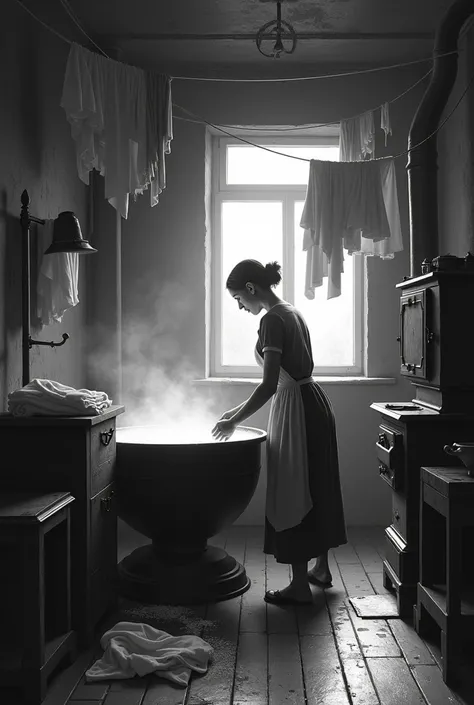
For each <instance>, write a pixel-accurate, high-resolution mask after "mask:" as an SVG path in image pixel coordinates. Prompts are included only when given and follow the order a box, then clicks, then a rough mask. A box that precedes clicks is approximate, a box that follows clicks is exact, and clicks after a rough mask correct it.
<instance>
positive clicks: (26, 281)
mask: <svg viewBox="0 0 474 705" xmlns="http://www.w3.org/2000/svg"><path fill="white" fill-rule="evenodd" d="M29 203H30V197H29V196H28V191H26V189H25V191H23V193H22V194H21V215H20V223H21V232H22V237H21V311H22V317H21V319H22V348H21V349H22V385H23V387H24V386H25V384H28V383H29V381H30V343H29V339H30V215H29V213H28V205H29Z"/></svg>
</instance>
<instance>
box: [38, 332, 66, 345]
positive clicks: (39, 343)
mask: <svg viewBox="0 0 474 705" xmlns="http://www.w3.org/2000/svg"><path fill="white" fill-rule="evenodd" d="M66 340H69V336H68V334H67V333H63V335H62V342H61V343H55V342H54V341H51V342H50V343H48V342H47V341H46V340H33V338H32V337H31V335H30V336H29V337H28V345H29V346H30V348H32V347H33V345H49V347H50V348H59V347H60V346H61V345H64V343H65V342H66Z"/></svg>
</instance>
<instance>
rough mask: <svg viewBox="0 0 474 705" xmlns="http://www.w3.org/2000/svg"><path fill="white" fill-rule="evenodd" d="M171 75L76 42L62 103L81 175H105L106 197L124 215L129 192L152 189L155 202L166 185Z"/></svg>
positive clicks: (152, 202)
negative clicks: (101, 54) (165, 74)
mask: <svg viewBox="0 0 474 705" xmlns="http://www.w3.org/2000/svg"><path fill="white" fill-rule="evenodd" d="M170 85H171V84H170V79H169V78H167V77H165V76H157V75H155V74H151V73H150V72H147V71H144V70H143V69H139V68H137V67H135V66H128V65H126V64H122V63H120V62H118V61H113V60H112V59H107V58H106V57H104V56H100V55H99V54H95V53H93V52H91V51H88V50H87V49H85V48H84V47H82V46H80V45H78V44H74V43H73V44H72V45H71V49H70V52H69V57H68V62H67V66H66V73H65V77H64V84H63V94H62V99H61V106H62V108H63V109H64V111H65V113H66V116H67V119H68V121H69V122H70V124H71V134H72V137H73V139H74V140H75V142H76V154H77V170H78V174H79V178H80V179H81V180H82V181H83V182H84V183H85V184H89V172H90V171H92V169H97V170H98V171H99V172H100V173H101V174H102V176H104V177H105V197H106V198H107V199H108V200H109V202H110V203H111V204H112V205H113V206H114V208H116V209H117V210H118V211H119V213H120V215H121V216H122V217H123V218H127V216H128V200H129V194H133V195H137V194H140V193H143V192H144V191H145V190H146V189H147V188H149V187H150V192H151V193H150V200H151V205H152V206H153V205H156V203H157V202H158V195H159V193H160V192H161V191H162V190H163V188H164V187H165V165H164V155H165V154H169V152H170V145H171V140H172V138H173V134H172V114H171V87H170Z"/></svg>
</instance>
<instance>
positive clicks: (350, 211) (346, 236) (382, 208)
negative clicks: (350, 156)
mask: <svg viewBox="0 0 474 705" xmlns="http://www.w3.org/2000/svg"><path fill="white" fill-rule="evenodd" d="M300 225H301V227H302V228H303V229H304V239H303V249H304V250H305V251H306V252H307V259H306V280H305V295H306V297H307V298H309V299H311V298H314V291H315V288H316V287H317V286H321V284H322V282H323V277H324V276H327V277H328V298H329V299H330V298H333V297H335V296H339V295H340V293H341V274H342V272H343V271H344V269H343V268H344V252H343V249H344V248H345V249H347V251H348V253H349V254H353V253H356V252H364V254H377V255H379V256H381V257H387V258H390V257H393V253H394V252H395V251H398V250H401V249H402V235H401V225H400V214H399V209H398V198H397V186H396V177H395V165H394V163H393V159H389V160H380V161H376V160H369V161H359V162H323V161H318V160H312V161H311V165H310V175H309V182H308V190H307V193H306V200H305V204H304V208H303V213H302V216H301V221H300Z"/></svg>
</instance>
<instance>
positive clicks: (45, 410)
mask: <svg viewBox="0 0 474 705" xmlns="http://www.w3.org/2000/svg"><path fill="white" fill-rule="evenodd" d="M111 405H112V401H111V400H110V399H109V397H108V396H107V394H106V393H105V392H96V391H93V390H90V389H75V388H74V387H69V386H67V385H66V384H61V382H54V381H53V380H50V379H33V380H31V382H29V383H28V384H26V385H25V386H24V387H21V388H20V389H16V390H15V391H14V392H11V393H10V394H9V395H8V411H9V412H10V413H11V414H13V416H97V415H98V414H101V413H103V412H104V411H106V409H108V408H109V406H111Z"/></svg>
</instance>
